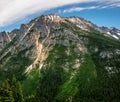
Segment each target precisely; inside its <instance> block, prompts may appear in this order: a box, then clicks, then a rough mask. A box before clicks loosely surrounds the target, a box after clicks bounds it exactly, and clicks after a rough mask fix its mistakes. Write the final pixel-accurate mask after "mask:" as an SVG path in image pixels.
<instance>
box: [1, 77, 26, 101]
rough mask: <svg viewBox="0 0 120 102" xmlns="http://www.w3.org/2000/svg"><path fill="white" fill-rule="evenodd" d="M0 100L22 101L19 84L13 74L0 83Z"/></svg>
mask: <svg viewBox="0 0 120 102" xmlns="http://www.w3.org/2000/svg"><path fill="white" fill-rule="evenodd" d="M0 102H24V99H23V93H22V88H21V84H20V82H19V81H17V79H16V77H15V76H13V78H12V80H9V79H6V80H5V81H4V82H2V83H1V84H0Z"/></svg>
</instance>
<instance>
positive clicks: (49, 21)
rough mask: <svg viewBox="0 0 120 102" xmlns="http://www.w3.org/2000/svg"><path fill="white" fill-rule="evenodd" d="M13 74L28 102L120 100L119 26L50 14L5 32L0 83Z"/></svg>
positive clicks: (1, 38) (0, 44) (1, 41)
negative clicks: (103, 25)
mask: <svg viewBox="0 0 120 102" xmlns="http://www.w3.org/2000/svg"><path fill="white" fill-rule="evenodd" d="M13 76H15V77H16V80H18V81H20V83H21V85H22V91H23V96H24V100H25V102H119V101H120V100H119V97H120V87H119V86H120V30H118V29H116V28H107V27H98V26H97V25H95V24H93V23H91V22H90V21H87V20H84V19H83V18H79V17H70V18H64V17H60V16H57V15H55V14H50V15H42V16H40V17H38V18H35V19H34V20H32V21H31V22H29V23H28V24H22V25H21V27H20V29H15V30H13V31H11V32H1V33H0V84H1V83H2V82H4V81H5V80H6V79H7V78H9V80H11V79H12V77H13ZM1 102H2V101H1ZM20 102H22V101H20Z"/></svg>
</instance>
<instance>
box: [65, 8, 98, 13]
mask: <svg viewBox="0 0 120 102" xmlns="http://www.w3.org/2000/svg"><path fill="white" fill-rule="evenodd" d="M96 8H99V7H98V6H90V7H73V8H70V9H65V10H63V13H68V12H76V11H83V10H91V9H96Z"/></svg>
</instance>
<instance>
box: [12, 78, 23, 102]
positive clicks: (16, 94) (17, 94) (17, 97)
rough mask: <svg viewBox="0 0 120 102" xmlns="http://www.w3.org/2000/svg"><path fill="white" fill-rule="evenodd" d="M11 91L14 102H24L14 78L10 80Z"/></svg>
mask: <svg viewBox="0 0 120 102" xmlns="http://www.w3.org/2000/svg"><path fill="white" fill-rule="evenodd" d="M11 90H12V92H13V97H14V102H24V99H23V93H22V88H21V84H20V82H19V81H17V80H16V77H15V76H13V79H12V83H11Z"/></svg>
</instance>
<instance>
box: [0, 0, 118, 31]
mask: <svg viewBox="0 0 120 102" xmlns="http://www.w3.org/2000/svg"><path fill="white" fill-rule="evenodd" d="M4 1H6V2H4ZM4 1H3V2H1V1H0V6H1V5H2V3H4V4H7V5H8V6H6V7H0V11H1V12H2V13H1V17H0V31H11V30H13V29H15V28H19V27H20V25H21V24H23V23H24V24H25V23H28V22H29V21H30V20H32V19H34V18H36V17H38V16H40V15H47V14H51V13H54V14H57V15H59V16H62V17H70V16H77V17H82V18H84V19H86V20H89V21H91V22H93V23H94V24H96V25H98V26H106V27H116V28H118V29H120V0H111V1H110V2H109V1H108V0H103V1H102V2H101V1H100V0H91V1H92V2H90V1H89V0H83V2H82V0H69V1H66V2H65V3H64V2H61V0H58V1H57V0H53V1H54V3H52V2H49V1H48V4H46V2H42V1H41V0H38V3H36V2H37V1H36V2H33V1H32V0H31V2H32V3H31V4H28V0H24V1H25V2H24V4H23V2H18V1H17V0H14V1H16V2H13V3H12V2H10V0H4ZM21 1H22V0H21ZM29 1H30V0H29ZM45 1H46V0H45ZM51 1H52V0H51ZM42 3H43V4H42ZM60 3H61V4H60ZM40 4H42V6H41V5H40ZM11 5H16V6H13V7H11ZM19 6H20V7H19ZM37 6H38V7H37ZM39 6H41V8H40V7H39ZM31 8H32V9H31Z"/></svg>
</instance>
